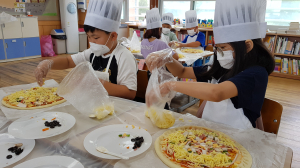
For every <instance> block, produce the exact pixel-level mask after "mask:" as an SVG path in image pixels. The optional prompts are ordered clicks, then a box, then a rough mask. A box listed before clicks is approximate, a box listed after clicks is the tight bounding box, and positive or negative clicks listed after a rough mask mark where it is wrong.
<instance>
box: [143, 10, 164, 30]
mask: <svg viewBox="0 0 300 168" xmlns="http://www.w3.org/2000/svg"><path fill="white" fill-rule="evenodd" d="M146 21H147V29H155V28H160V27H161V18H160V15H159V10H158V8H152V9H151V10H148V11H147V12H146Z"/></svg>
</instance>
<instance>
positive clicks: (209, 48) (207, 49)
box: [205, 46, 214, 52]
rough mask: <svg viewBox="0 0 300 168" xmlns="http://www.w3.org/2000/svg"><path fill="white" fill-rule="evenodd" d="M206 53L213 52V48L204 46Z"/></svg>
mask: <svg viewBox="0 0 300 168" xmlns="http://www.w3.org/2000/svg"><path fill="white" fill-rule="evenodd" d="M205 50H206V51H212V52H213V51H214V47H213V46H206V48H205Z"/></svg>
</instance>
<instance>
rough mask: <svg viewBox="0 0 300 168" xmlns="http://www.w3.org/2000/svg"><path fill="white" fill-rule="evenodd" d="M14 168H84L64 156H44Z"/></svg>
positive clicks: (74, 160)
mask: <svg viewBox="0 0 300 168" xmlns="http://www.w3.org/2000/svg"><path fill="white" fill-rule="evenodd" d="M14 168H84V167H83V165H82V164H81V163H80V162H78V161H77V160H76V159H73V158H71V157H66V156H44V157H39V158H35V159H31V160H28V161H26V162H23V163H21V164H19V165H17V166H15V167H14Z"/></svg>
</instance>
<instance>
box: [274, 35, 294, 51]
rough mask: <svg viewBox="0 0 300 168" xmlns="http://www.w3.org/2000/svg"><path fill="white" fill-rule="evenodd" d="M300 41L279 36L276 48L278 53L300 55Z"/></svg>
mask: <svg viewBox="0 0 300 168" xmlns="http://www.w3.org/2000/svg"><path fill="white" fill-rule="evenodd" d="M299 50H300V42H299V41H297V40H295V41H289V40H288V38H287V37H279V38H278V39H277V44H276V48H275V53H277V54H289V55H300V52H299Z"/></svg>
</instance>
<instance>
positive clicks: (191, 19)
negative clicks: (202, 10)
mask: <svg viewBox="0 0 300 168" xmlns="http://www.w3.org/2000/svg"><path fill="white" fill-rule="evenodd" d="M185 23H186V28H192V27H196V26H198V19H197V12H196V11H194V10H190V11H186V12H185Z"/></svg>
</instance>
